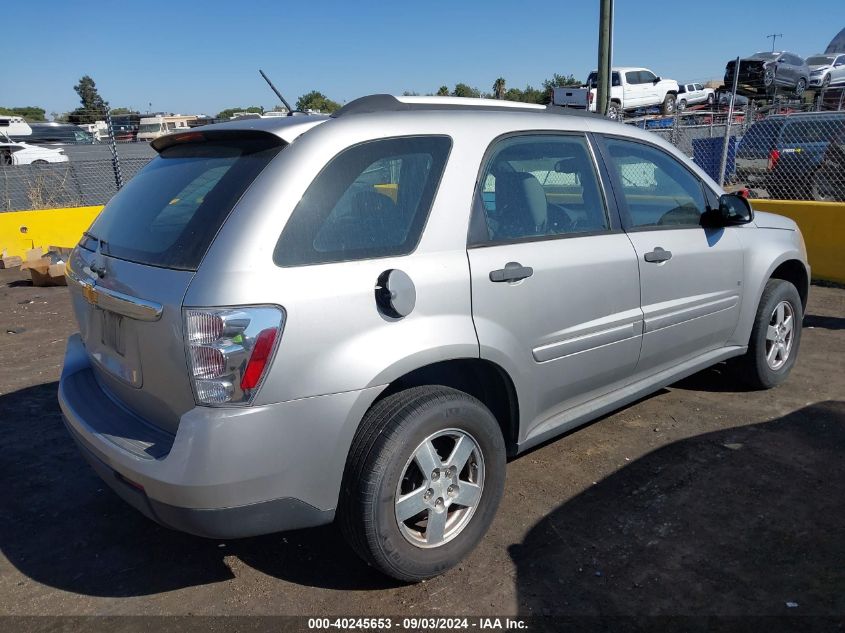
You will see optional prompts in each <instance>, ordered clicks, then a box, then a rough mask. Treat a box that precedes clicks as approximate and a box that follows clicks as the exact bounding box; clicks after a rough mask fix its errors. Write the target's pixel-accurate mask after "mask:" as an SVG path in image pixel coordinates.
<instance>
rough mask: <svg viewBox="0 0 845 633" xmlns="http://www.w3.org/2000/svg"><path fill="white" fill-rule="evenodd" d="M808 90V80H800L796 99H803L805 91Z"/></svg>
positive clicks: (796, 88)
mask: <svg viewBox="0 0 845 633" xmlns="http://www.w3.org/2000/svg"><path fill="white" fill-rule="evenodd" d="M806 89H807V80H806V79H803V78H802V79H799V80H798V84H797V85H796V86H795V96H796V97H799V98H800V97H803V96H804V91H805V90H806Z"/></svg>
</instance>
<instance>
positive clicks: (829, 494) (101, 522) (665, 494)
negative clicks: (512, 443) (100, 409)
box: [0, 271, 845, 618]
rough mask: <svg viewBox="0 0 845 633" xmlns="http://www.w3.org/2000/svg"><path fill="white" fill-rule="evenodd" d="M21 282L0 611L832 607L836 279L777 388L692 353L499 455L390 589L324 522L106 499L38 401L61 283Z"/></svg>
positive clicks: (1, 528) (839, 329) (6, 451)
mask: <svg viewBox="0 0 845 633" xmlns="http://www.w3.org/2000/svg"><path fill="white" fill-rule="evenodd" d="M23 279H24V277H23V275H21V274H20V273H19V272H15V271H0V548H2V556H0V614H3V615H14V614H17V615H27V614H31V615H36V614H63V615H95V614H97V615H122V614H146V615H164V614H205V615H216V614H228V615H234V614H240V615H247V614H308V615H323V614H339V615H350V614H356V615H397V616H398V615H442V616H454V615H458V614H466V615H485V614H496V615H520V616H528V615H532V614H535V615H538V614H539V615H550V614H552V615H555V614H565V615H579V614H598V613H600V614H603V615H616V614H618V615H655V614H662V615H679V614H687V615H689V614H692V615H703V614H708V615H723V616H724V615H748V614H753V615H785V614H790V615H792V614H800V615H823V616H833V617H834V618H838V617H841V616H845V493H843V489H845V371H844V370H845V290H841V289H834V288H825V287H819V286H813V287H812V289H811V292H810V303H809V308H808V311H807V312H808V314H807V316H806V319H805V330H804V338H803V340H802V344H801V355H800V360H799V362H798V364H797V366H796V367H795V370H794V371H793V373H792V376H791V378H790V379H789V380H788V381H787V383H786V384H784V385H782V386H781V387H779V388H777V389H775V390H773V391H768V392H747V391H743V390H741V389H737V388H736V387H735V385H733V384H732V383H731V381H730V380H729V379H728V378H727V377H726V376H724V375H723V374H722V373H721V372H720V370H719V369H718V368H714V369H710V370H707V371H705V372H702V373H700V374H697V375H695V376H693V377H691V378H689V379H687V380H684V381H683V382H681V383H678V384H676V385H673V386H671V387H669V388H667V389H664V390H662V391H660V392H659V393H657V394H655V395H654V396H651V397H649V398H646V399H644V400H642V401H641V402H639V403H637V404H635V405H633V406H630V407H627V408H625V409H622V410H620V411H618V412H616V413H615V414H613V415H609V416H607V417H605V418H603V419H601V420H599V421H597V422H595V423H593V424H591V425H589V426H587V427H584V428H582V429H580V430H577V431H575V432H573V433H570V434H568V435H566V436H564V437H562V438H560V439H557V440H556V441H554V442H551V443H549V444H546V445H544V446H542V447H540V448H539V449H537V450H534V451H532V452H530V453H528V454H526V455H524V456H522V457H519V458H517V459H515V460H513V461H511V462H510V463H509V464H508V471H507V478H508V479H507V487H506V492H505V496H504V499H503V501H502V505H501V508H500V510H499V513H498V516H497V518H496V520H495V522H494V524H493V527H492V529H491V530H490V532H489V534H488V535H487V537H486V538H485V539H484V541H483V542H482V543H481V545H480V546H479V547H478V548H477V549H476V550H475V551H474V552H473V554H472V555H471V556H470V557H469V558H468V559H467V560H466V561H465V562H464V563H463V564H462V565H460V566H459V567H457V568H455V569H453V570H452V571H450V572H448V573H446V574H445V575H443V576H442V577H439V578H436V579H434V580H431V581H428V582H425V583H422V584H419V585H416V586H402V585H399V584H396V583H394V582H392V581H390V580H388V579H386V578H384V577H382V576H380V575H379V574H378V573H376V572H374V571H373V570H371V569H370V568H368V567H367V566H366V565H365V564H364V563H362V562H360V561H359V560H358V559H357V558H356V557H355V555H354V554H353V553H352V552H351V551H350V550H349V549H348V548H347V547H346V545H345V544H344V542H343V540H342V538H341V536H340V533H339V531H338V530H337V529H336V528H335V527H333V526H329V527H325V528H319V529H313V530H304V531H299V532H292V533H287V534H280V535H272V536H265V537H259V538H251V539H245V540H240V541H227V542H219V541H214V540H204V539H201V538H195V537H191V536H188V535H184V534H180V533H176V532H172V531H169V530H167V529H164V528H162V527H159V526H157V525H156V524H154V523H152V522H150V521H149V520H147V519H146V518H144V517H143V516H142V515H141V514H139V513H138V512H136V511H135V510H133V509H132V508H130V507H129V506H127V505H126V504H125V503H123V502H122V501H121V500H120V499H118V497H117V496H116V495H115V494H114V493H112V492H111V491H110V490H109V489H108V488H107V487H106V486H105V485H104V484H102V483H101V482H100V480H99V479H98V478H97V477H96V476H95V475H94V472H93V471H92V470H91V469H90V468H89V466H88V465H87V464H86V463H85V462H84V461H83V459H82V458H81V457H80V456H79V455H78V454H77V451H76V449H75V448H74V446H73V445H72V443H71V440H70V438H69V437H68V435H67V433H66V431H65V429H64V427H63V425H62V421H61V417H60V413H59V408H58V405H57V402H56V389H57V382H56V381H57V379H58V377H59V372H60V367H61V362H62V356H63V353H64V345H65V338H66V337H67V336H68V335H69V334H70V333H71V332H73V331H74V329H75V324H74V322H73V319H72V317H71V315H70V307H69V301H68V291H67V289H66V288H34V287H31V286H30V285H29V284H28V282H25V281H23ZM787 603H795V604H797V606H793V607H789V606H787Z"/></svg>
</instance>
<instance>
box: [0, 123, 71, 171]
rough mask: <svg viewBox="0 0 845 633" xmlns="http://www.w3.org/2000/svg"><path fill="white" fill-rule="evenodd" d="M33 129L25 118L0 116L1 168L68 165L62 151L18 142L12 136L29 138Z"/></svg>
mask: <svg viewBox="0 0 845 633" xmlns="http://www.w3.org/2000/svg"><path fill="white" fill-rule="evenodd" d="M31 133H32V127H31V126H30V124H29V123H27V122H26V121H25V120H24V119H23V117H19V116H7V115H0V166H9V165H33V164H34V165H38V164H43V163H66V162H67V160H68V157H67V156H66V155H65V153H64V151H62V150H61V149H51V148H48V147H44V146H41V145H31V144H29V143H22V142H17V141H14V140H13V139H12V136H24V137H26V136H29V135H30V134H31Z"/></svg>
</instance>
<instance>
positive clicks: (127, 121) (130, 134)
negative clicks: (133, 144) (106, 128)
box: [111, 112, 141, 143]
mask: <svg viewBox="0 0 845 633" xmlns="http://www.w3.org/2000/svg"><path fill="white" fill-rule="evenodd" d="M140 125H141V115H140V114H138V113H137V112H133V113H130V114H114V115H112V117H111V126H112V133H113V134H114V140H115V141H118V142H123V143H127V142H130V141H135V140H137V137H138V128H139V127H140Z"/></svg>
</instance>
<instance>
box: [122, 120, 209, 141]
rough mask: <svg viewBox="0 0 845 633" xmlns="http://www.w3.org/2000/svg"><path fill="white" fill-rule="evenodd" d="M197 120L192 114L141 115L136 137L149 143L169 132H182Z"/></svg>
mask: <svg viewBox="0 0 845 633" xmlns="http://www.w3.org/2000/svg"><path fill="white" fill-rule="evenodd" d="M196 120H197V117H196V116H194V115H182V114H167V115H156V116H151V117H143V118H142V119H141V123H140V125H139V126H138V134H137V137H136V138H137V139H138V140H139V141H144V142H146V143H149V142H151V141H154V140H155V139H157V138H158V137H159V136H164V135H165V134H170V133H171V132H184V131H185V130H187V129H189V128H190V126H191V125H190V124H191V123H193V122H194V121H196Z"/></svg>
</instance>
